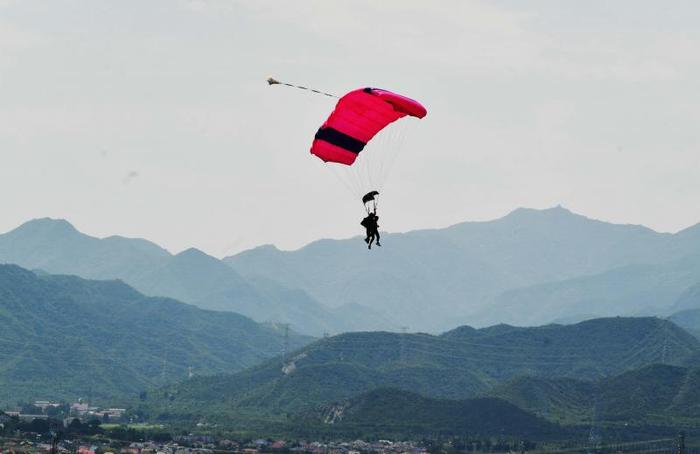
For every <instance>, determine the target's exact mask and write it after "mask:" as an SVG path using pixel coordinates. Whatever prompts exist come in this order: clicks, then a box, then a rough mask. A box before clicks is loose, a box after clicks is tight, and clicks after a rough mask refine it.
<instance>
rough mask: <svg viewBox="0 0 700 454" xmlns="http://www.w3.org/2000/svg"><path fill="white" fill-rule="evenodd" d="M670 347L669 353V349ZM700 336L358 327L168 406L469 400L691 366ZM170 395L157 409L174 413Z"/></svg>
mask: <svg viewBox="0 0 700 454" xmlns="http://www.w3.org/2000/svg"><path fill="white" fill-rule="evenodd" d="M664 345H665V346H666V347H665V353H664V348H663V346H664ZM698 351H700V343H699V342H698V341H697V340H696V339H695V338H693V337H692V336H690V335H689V334H688V333H686V332H685V331H683V330H682V329H680V328H678V327H677V326H675V325H674V324H672V323H671V322H668V321H666V320H661V319H655V318H611V319H598V320H591V321H586V322H582V323H579V324H577V325H569V326H560V325H550V326H544V327H539V328H515V327H510V326H505V325H501V326H495V327H492V328H486V329H481V330H475V329H473V328H469V327H463V328H459V329H457V330H453V331H450V332H448V333H445V334H443V335H441V336H431V335H427V334H394V333H381V332H380V333H349V334H344V335H340V336H335V337H331V338H327V339H323V340H319V341H317V342H315V343H313V344H311V345H309V346H307V347H305V348H303V349H302V350H300V351H297V352H296V353H294V354H293V355H290V357H289V358H288V359H287V360H286V361H283V360H281V359H274V360H270V361H268V362H266V363H264V364H262V365H260V366H257V367H254V368H252V369H249V370H246V371H243V372H241V373H239V374H234V375H225V376H217V377H201V378H198V379H196V380H191V381H189V382H187V383H183V384H180V385H177V386H174V387H172V388H170V389H168V390H167V392H166V395H167V397H168V402H167V412H168V413H170V414H177V413H178V412H179V411H183V409H185V408H186V409H187V411H188V412H189V411H195V412H196V411H205V409H206V408H207V407H208V406H212V405H213V406H216V407H217V408H219V409H221V410H222V411H231V410H233V409H239V410H240V409H250V410H255V411H273V412H280V411H284V412H299V411H308V410H310V409H313V408H316V407H317V406H318V405H321V404H326V403H329V402H336V401H339V400H343V399H350V398H353V397H355V396H357V395H360V394H362V393H363V392H367V391H370V390H373V389H376V388H380V387H393V388H398V389H402V390H406V391H411V392H416V393H419V394H422V395H425V396H427V397H439V398H452V399H464V398H470V397H473V396H475V395H478V394H483V393H486V392H488V391H489V390H490V389H492V388H494V387H495V386H497V385H498V384H501V383H504V382H506V381H508V380H510V379H513V378H515V377H518V376H522V375H531V376H536V377H537V376H539V377H548V378H567V377H568V378H579V379H591V380H593V379H598V378H601V377H605V376H610V375H615V374H619V373H622V372H624V371H627V370H632V369H636V368H639V367H643V366H646V365H649V364H654V363H658V362H661V361H662V360H664V359H665V360H666V361H667V362H668V363H670V364H677V365H686V363H688V362H689V361H692V358H693V356H694V355H696V354H697V352H698ZM161 398H162V395H159V396H155V398H154V400H153V401H151V402H150V403H149V405H148V406H149V407H150V408H149V410H148V411H149V412H151V414H152V415H157V414H158V413H159V412H162V411H165V410H164V407H163V406H162V401H160V400H159V399H161Z"/></svg>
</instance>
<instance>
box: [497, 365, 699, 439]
mask: <svg viewBox="0 0 700 454" xmlns="http://www.w3.org/2000/svg"><path fill="white" fill-rule="evenodd" d="M488 394H489V395H490V396H493V397H498V398H501V399H504V400H507V401H509V402H511V403H513V404H515V405H517V406H518V407H520V408H522V409H525V410H527V411H530V412H532V413H534V414H537V415H540V416H542V417H544V418H546V419H549V420H551V421H555V422H561V423H567V424H585V423H587V422H590V421H591V419H592V418H593V417H594V415H595V417H596V418H597V419H598V420H599V421H600V422H602V423H611V424H628V425H640V424H647V425H661V426H663V425H668V426H671V425H674V424H678V425H683V424H686V425H687V424H688V421H695V423H699V422H700V369H698V368H697V367H696V368H685V367H678V366H667V365H662V364H654V365H650V366H646V367H642V368H639V369H635V370H631V371H627V372H624V373H622V374H619V375H616V376H613V377H605V378H602V379H600V380H597V381H595V382H587V381H582V380H572V379H556V378H554V379H553V378H546V377H519V378H517V379H515V380H513V381H511V382H509V383H506V384H503V385H501V386H498V387H496V388H495V389H493V390H491V391H490V392H489V393H488Z"/></svg>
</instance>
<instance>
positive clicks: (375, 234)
mask: <svg viewBox="0 0 700 454" xmlns="http://www.w3.org/2000/svg"><path fill="white" fill-rule="evenodd" d="M374 236H375V237H376V238H377V246H380V247H381V244H379V230H376V231H375V232H374Z"/></svg>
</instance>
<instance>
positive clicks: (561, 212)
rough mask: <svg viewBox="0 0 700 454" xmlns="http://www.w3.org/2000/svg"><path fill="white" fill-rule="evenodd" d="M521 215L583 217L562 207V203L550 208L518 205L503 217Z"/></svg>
mask: <svg viewBox="0 0 700 454" xmlns="http://www.w3.org/2000/svg"><path fill="white" fill-rule="evenodd" d="M522 216H528V217H534V216H575V217H585V216H581V215H580V214H576V213H574V212H573V211H571V210H569V209H568V208H565V207H563V206H562V205H556V206H553V207H551V208H542V209H538V208H527V207H520V208H516V209H514V210H513V211H511V212H510V213H508V214H507V215H506V216H504V218H512V217H522Z"/></svg>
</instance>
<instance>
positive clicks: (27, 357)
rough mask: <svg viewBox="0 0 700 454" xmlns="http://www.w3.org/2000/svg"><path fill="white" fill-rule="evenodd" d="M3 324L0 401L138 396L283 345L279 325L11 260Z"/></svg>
mask: <svg viewBox="0 0 700 454" xmlns="http://www.w3.org/2000/svg"><path fill="white" fill-rule="evenodd" d="M0 326H2V330H1V331H0V358H1V361H0V401H11V402H15V401H16V400H17V399H21V398H26V399H37V398H50V399H58V398H77V397H88V396H92V397H94V398H113V397H114V396H120V395H122V396H123V395H125V394H130V395H135V394H136V393H138V392H140V391H143V390H145V389H148V388H153V387H157V386H162V385H164V384H166V383H171V382H174V381H179V380H184V379H186V378H187V377H188V374H189V373H190V372H192V373H193V374H195V375H204V374H213V373H223V372H229V373H230V372H236V371H239V370H242V369H244V368H246V367H249V366H251V365H254V364H257V363H259V362H261V361H263V360H265V359H267V358H270V357H272V356H275V355H278V354H280V353H281V352H282V351H283V349H284V342H285V341H284V333H283V331H282V330H281V329H280V328H275V327H274V326H264V325H260V324H258V323H255V322H254V321H252V320H250V319H248V318H246V317H243V316H241V315H238V314H234V313H230V312H225V313H222V312H213V311H205V310H202V309H198V308H196V307H194V306H191V305H188V304H184V303H180V302H178V301H175V300H172V299H168V298H151V297H146V296H143V295H142V294H140V293H138V292H137V291H135V290H134V289H132V288H131V287H129V286H127V285H126V284H124V283H123V282H120V281H89V280H84V279H80V278H77V277H74V276H53V275H37V274H35V273H32V272H31V271H27V270H25V269H22V268H20V267H17V266H14V265H0ZM307 341H308V338H304V337H300V336H297V335H294V334H292V335H291V338H290V342H291V345H293V346H295V347H298V346H301V345H303V344H304V343H306V342H307Z"/></svg>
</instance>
